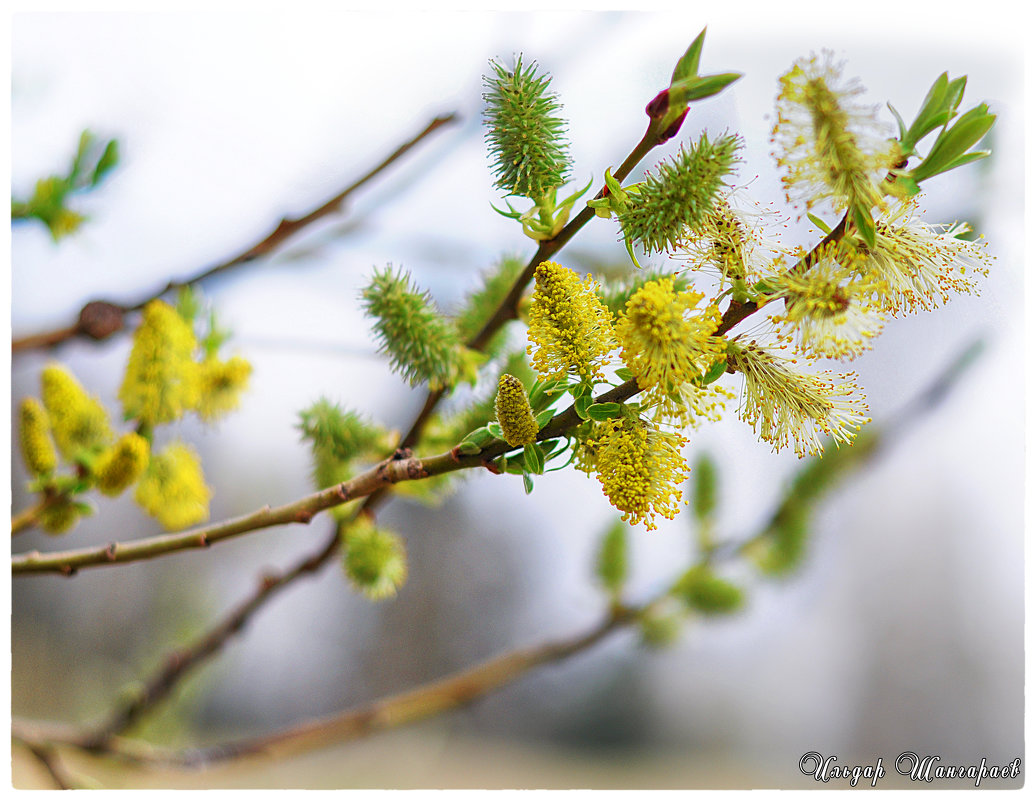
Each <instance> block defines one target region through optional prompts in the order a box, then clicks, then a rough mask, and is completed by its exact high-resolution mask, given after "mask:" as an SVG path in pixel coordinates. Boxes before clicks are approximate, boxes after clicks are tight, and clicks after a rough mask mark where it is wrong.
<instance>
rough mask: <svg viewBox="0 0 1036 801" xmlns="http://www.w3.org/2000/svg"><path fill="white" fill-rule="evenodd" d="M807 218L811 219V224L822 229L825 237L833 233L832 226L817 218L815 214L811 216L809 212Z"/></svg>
mask: <svg viewBox="0 0 1036 801" xmlns="http://www.w3.org/2000/svg"><path fill="white" fill-rule="evenodd" d="M806 216H807V217H809V221H810V222H811V223H813V225H815V226H816V227H817V228H819V229H820V230H821V231H823V232H824V234H825V235H827V234H829V233H831V226H830V225H828V224H827V223H826V222H824V221H823V220H821V219H820V218H819V217H817V216H816V215H815V214H810V213H808V212H807V213H806Z"/></svg>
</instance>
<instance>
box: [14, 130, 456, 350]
mask: <svg viewBox="0 0 1036 801" xmlns="http://www.w3.org/2000/svg"><path fill="white" fill-rule="evenodd" d="M456 120H457V115H456V114H453V113H451V114H446V115H444V116H441V117H436V118H435V119H433V120H432V121H431V122H430V123H428V125H426V126H425V128H424V130H422V131H421V132H420V133H419V134H417V136H415V137H413V138H412V139H410V140H409V141H407V142H404V143H403V144H402V145H400V146H399V147H398V148H396V149H395V150H394V151H393V152H392V153H391V154H390V155H389V156H388V157H387V158H385V159H384V160H383V161H382V162H381V163H380V164H378V165H377V166H376V167H374V168H373V169H371V170H369V171H368V172H367V173H366V174H365V175H363V176H362V177H361V178H360V179H358V180H357V181H355V182H353V183H352V184H350V185H349V186H347V187H346V188H345V189H343V190H342V191H341V192H339V193H338V194H337V195H335V196H334V197H333V198H331V199H330V200H328V201H327V202H325V203H323V204H321V205H320V206H318V207H317V208H315V209H313V210H312V211H310V212H309V213H308V214H304V215H303V216H301V217H297V218H294V219H293V218H288V217H285V218H283V219H282V220H281V221H280V222H279V223H277V225H276V226H275V227H274V229H273V230H272V231H270V233H269V234H267V235H266V236H265V237H264V238H263V239H261V240H259V241H258V242H256V243H255V244H254V245H251V246H250V247H248V248H246V249H245V250H243V251H241V252H240V253H239V254H237V255H236V256H234V257H232V258H230V259H228V260H226V261H224V262H222V263H220V264H217V265H215V266H212V267H209V268H206V269H205V270H202V271H201V272H199V273H197V274H195V275H194V276H192V277H190V278H186V279H183V280H179V281H169V283H167V284H166V285H165V286H164V287H163V288H162V289H160V290H158V291H157V292H155V293H153V294H150V295H148V296H147V297H145V298H143V299H141V300H138V301H135V302H130V303H117V302H115V301H110V300H95V301H91V302H90V303H88V304H86V305H85V306H84V307H83V309H82V310H81V311H80V313H79V320H78V322H77V323H76V324H75V325H73V326H69V327H67V328H60V329H56V330H54V331H47V332H44V333H41V334H33V335H30V336H25V337H21V338H18V339H14V340H12V342H11V351H12V352H13V353H17V352H18V351H23V350H28V349H30V348H40V347H53V346H55V345H59V344H61V343H62V342H65V341H67V340H69V339H72V338H73V337H79V336H82V337H86V338H88V339H94V340H102V339H107V338H108V337H110V336H111V335H112V334H114V333H115V332H116V331H120V330H122V328H123V326H124V323H125V321H124V317H125V315H126V314H127V313H128V312H133V311H139V310H140V309H142V308H144V306H146V305H147V304H148V303H150V302H151V301H152V300H155V299H157V298H160V297H162V296H163V295H165V294H166V293H168V292H171V291H173V290H175V289H179V288H180V287H185V286H192V285H194V284H196V283H199V282H201V281H204V280H205V279H207V278H211V277H212V276H214V275H217V274H219V273H224V272H227V271H229V270H232V269H233V268H235V267H239V266H241V265H243V264H247V263H249V262H251V261H254V260H255V259H257V258H260V257H262V256H265V255H267V254H269V253H271V252H272V251H274V250H275V249H277V248H278V247H280V245H282V244H283V243H284V242H285V241H286V240H287V239H289V238H290V237H292V236H294V235H295V234H297V233H298V232H299V231H301V230H302V229H303V228H305V227H307V226H309V225H311V224H312V223H314V222H316V221H317V220H320V219H323V218H324V217H326V216H328V215H330V214H334V213H335V212H337V211H339V210H340V208H341V207H342V205H343V203H344V202H345V201H346V199H347V198H348V197H349V196H350V195H351V194H352V193H353V192H355V191H356V190H357V189H359V188H360V187H362V186H363V185H364V184H366V183H368V182H369V181H371V180H372V179H374V178H375V177H377V176H378V175H379V174H380V173H382V172H383V171H384V170H385V169H387V168H388V167H390V166H391V165H392V164H393V163H395V162H396V161H397V160H399V159H400V158H401V157H402V156H404V155H405V154H406V153H407V152H408V151H410V150H411V149H412V148H414V147H415V146H416V145H418V144H419V143H420V142H421V141H423V140H424V139H425V138H426V137H428V136H429V135H430V134H432V133H434V132H435V131H437V130H438V129H440V128H442V127H443V126H445V125H449V124H450V123H453V122H455V121H456Z"/></svg>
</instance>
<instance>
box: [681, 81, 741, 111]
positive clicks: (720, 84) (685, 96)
mask: <svg viewBox="0 0 1036 801" xmlns="http://www.w3.org/2000/svg"><path fill="white" fill-rule="evenodd" d="M741 77H743V73H740V72H723V73H720V74H718V75H703V76H702V77H700V78H688V79H686V80H683V81H679V82H677V83H675V84H673V85H672V86H671V87H670V88H669V106H670V108H682V107H684V106H686V105H687V104H688V103H691V102H693V101H695V100H703V99H705V98H706V97H712V96H713V95H718V94H719V93H720V92H722V91H723V90H724V89H726V88H727V87H728V86H730V84H732V83H733V82H734V81H736V80H738V78H741Z"/></svg>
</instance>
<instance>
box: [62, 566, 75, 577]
mask: <svg viewBox="0 0 1036 801" xmlns="http://www.w3.org/2000/svg"><path fill="white" fill-rule="evenodd" d="M60 572H61V575H62V576H66V577H68V578H71V577H72V576H74V575H75V574H76V569H75V568H74V567H72V565H62V566H61V568H60Z"/></svg>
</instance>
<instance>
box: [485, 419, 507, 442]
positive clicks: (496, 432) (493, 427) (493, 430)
mask: <svg viewBox="0 0 1036 801" xmlns="http://www.w3.org/2000/svg"><path fill="white" fill-rule="evenodd" d="M486 428H487V429H488V430H489V433H490V434H492V435H493V437H494V438H495V439H503V438H504V432H503V429H501V428H500V424H499V423H497V422H492V423H486Z"/></svg>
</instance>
